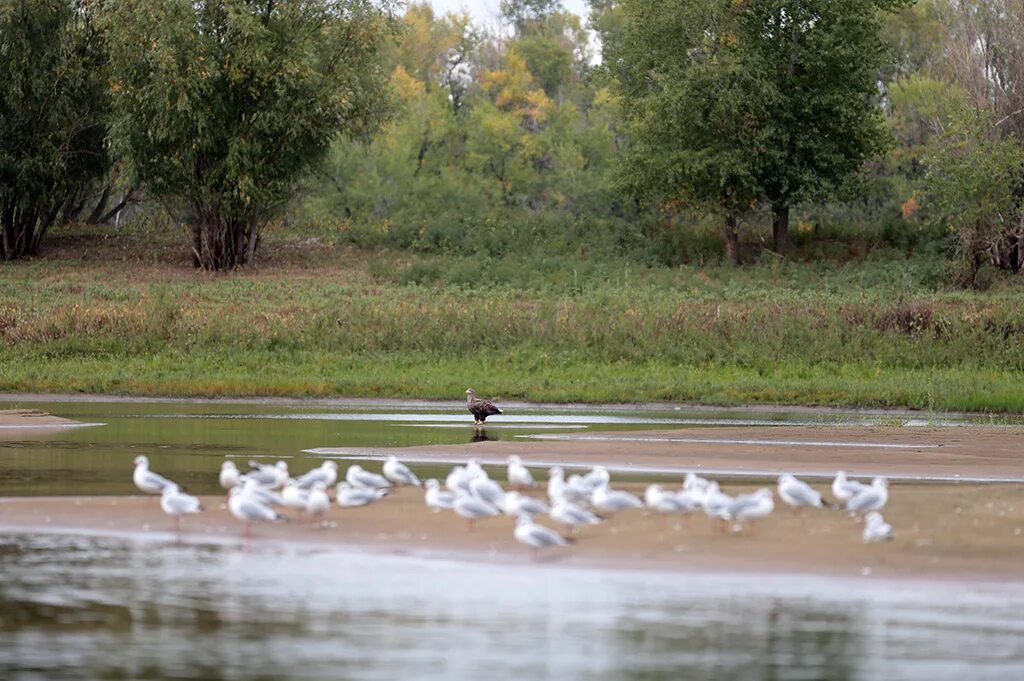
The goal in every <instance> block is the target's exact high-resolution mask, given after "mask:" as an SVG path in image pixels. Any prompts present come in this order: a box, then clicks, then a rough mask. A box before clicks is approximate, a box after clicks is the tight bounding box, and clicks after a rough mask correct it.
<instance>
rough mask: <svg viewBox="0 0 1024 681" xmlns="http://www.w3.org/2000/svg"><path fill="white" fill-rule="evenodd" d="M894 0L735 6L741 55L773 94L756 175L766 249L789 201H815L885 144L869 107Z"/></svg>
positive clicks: (784, 224)
mask: <svg viewBox="0 0 1024 681" xmlns="http://www.w3.org/2000/svg"><path fill="white" fill-rule="evenodd" d="M904 4H906V2H904V0H843V1H842V2H835V1H834V0H762V1H761V2H749V3H741V4H739V5H737V12H738V16H737V24H738V35H737V41H738V47H739V49H740V51H741V52H742V57H741V59H742V61H743V63H744V64H746V65H747V67H748V68H750V69H754V70H757V71H758V72H759V73H760V78H759V79H758V81H757V82H758V83H759V84H760V85H761V86H763V87H768V88H771V89H772V90H773V91H774V96H773V98H774V99H775V102H776V104H775V106H774V107H773V108H772V111H771V116H770V118H769V119H768V120H765V121H762V122H761V125H763V126H764V128H765V131H766V132H767V133H768V134H769V140H768V142H767V144H768V148H767V149H766V150H765V153H762V154H760V155H759V161H760V165H761V167H760V170H759V172H758V174H759V176H760V178H761V182H762V185H763V190H764V194H765V198H766V199H767V200H768V201H769V202H770V203H771V206H772V236H773V242H774V249H775V251H776V252H778V253H781V254H785V252H786V251H787V250H788V245H789V212H790V206H791V205H792V204H793V203H795V202H798V201H805V200H808V199H825V198H828V197H830V196H832V195H834V194H835V192H836V190H837V189H838V188H839V187H840V186H841V185H842V183H843V182H844V181H845V180H846V179H847V178H848V177H850V176H851V175H852V174H853V173H854V172H855V171H857V170H858V169H859V168H860V167H861V166H862V165H863V163H864V161H865V160H866V159H868V158H871V157H873V156H876V155H877V154H879V153H881V152H883V151H884V150H885V149H886V147H887V146H888V144H889V143H890V140H889V136H888V132H887V130H886V126H885V121H884V118H883V114H882V110H881V108H880V107H879V106H878V105H877V101H876V100H877V99H878V85H877V83H878V77H879V73H880V70H881V69H882V67H883V66H884V65H885V63H886V59H887V57H888V48H887V46H886V45H885V43H884V42H883V40H882V38H881V31H882V28H883V22H882V19H883V12H885V11H891V10H895V9H898V8H899V7H901V6H902V5H904Z"/></svg>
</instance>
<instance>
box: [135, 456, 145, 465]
mask: <svg viewBox="0 0 1024 681" xmlns="http://www.w3.org/2000/svg"><path fill="white" fill-rule="evenodd" d="M134 463H135V465H136V466H149V459H148V458H147V457H145V456H143V455H141V454H140V455H139V456H137V457H135V462H134Z"/></svg>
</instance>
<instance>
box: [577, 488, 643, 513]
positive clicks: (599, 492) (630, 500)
mask: <svg viewBox="0 0 1024 681" xmlns="http://www.w3.org/2000/svg"><path fill="white" fill-rule="evenodd" d="M590 505H591V506H593V507H594V508H595V509H596V510H598V511H600V512H601V513H619V512H620V511H626V510H628V509H631V508H640V507H641V506H643V505H644V502H642V501H640V499H638V498H637V497H635V496H634V495H632V494H630V493H629V492H623V491H620V490H613V489H611V488H610V487H609V486H608V483H607V482H606V483H603V484H602V485H600V486H599V487H598V488H597V489H595V490H594V494H593V495H592V496H591V497H590Z"/></svg>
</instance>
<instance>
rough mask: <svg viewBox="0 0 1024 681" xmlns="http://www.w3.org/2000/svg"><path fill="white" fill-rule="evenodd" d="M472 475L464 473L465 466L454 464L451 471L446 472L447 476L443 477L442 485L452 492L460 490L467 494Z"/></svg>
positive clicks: (456, 492) (455, 492)
mask: <svg viewBox="0 0 1024 681" xmlns="http://www.w3.org/2000/svg"><path fill="white" fill-rule="evenodd" d="M471 479H472V477H471V476H470V475H469V474H468V473H466V467H465V466H455V467H454V468H452V470H451V472H450V473H448V477H446V478H445V479H444V486H445V487H447V488H448V489H449V490H450V491H451V492H452V493H453V494H458V493H460V492H462V493H464V494H469V481H470V480H471Z"/></svg>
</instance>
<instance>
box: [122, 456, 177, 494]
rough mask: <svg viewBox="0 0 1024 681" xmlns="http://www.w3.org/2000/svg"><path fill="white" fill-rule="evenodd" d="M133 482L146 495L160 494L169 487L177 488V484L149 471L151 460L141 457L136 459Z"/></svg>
mask: <svg viewBox="0 0 1024 681" xmlns="http://www.w3.org/2000/svg"><path fill="white" fill-rule="evenodd" d="M132 482H134V483H135V486H136V487H138V488H139V489H140V490H142V491H143V492H145V493H146V494H160V493H162V492H163V491H164V488H166V487H168V486H169V485H174V486H175V487H177V484H176V483H173V482H171V481H170V480H168V479H167V478H165V477H164V476H162V475H160V474H159V473H154V472H153V471H151V470H149V459H148V458H146V457H145V456H141V455H140V456H137V457H135V472H134V473H132Z"/></svg>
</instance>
